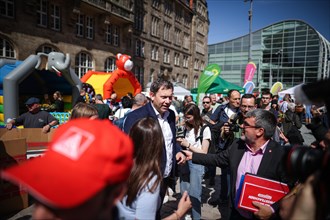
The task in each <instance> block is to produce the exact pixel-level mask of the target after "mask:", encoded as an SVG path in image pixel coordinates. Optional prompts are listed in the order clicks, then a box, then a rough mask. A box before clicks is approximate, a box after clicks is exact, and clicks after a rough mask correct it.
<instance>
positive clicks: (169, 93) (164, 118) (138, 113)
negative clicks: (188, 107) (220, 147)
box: [124, 78, 185, 198]
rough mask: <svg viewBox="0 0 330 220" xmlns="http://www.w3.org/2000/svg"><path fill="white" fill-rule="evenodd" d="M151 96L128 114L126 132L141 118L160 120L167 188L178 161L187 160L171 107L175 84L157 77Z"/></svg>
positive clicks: (163, 168)
mask: <svg viewBox="0 0 330 220" xmlns="http://www.w3.org/2000/svg"><path fill="white" fill-rule="evenodd" d="M150 98H151V102H149V103H148V104H146V105H144V106H143V107H141V108H139V109H136V110H134V111H132V112H130V113H129V114H127V118H126V120H125V123H124V132H125V133H129V130H130V129H131V127H132V126H133V124H134V123H135V122H136V121H138V120H139V119H141V118H145V117H152V118H155V119H157V120H158V122H159V124H160V127H161V128H162V131H163V136H164V140H165V145H164V151H163V157H162V163H161V169H162V172H163V177H164V185H165V187H164V188H165V189H166V187H167V186H168V185H170V184H171V181H170V180H171V177H174V174H175V172H174V170H175V165H176V163H177V162H178V163H179V164H181V163H183V162H185V156H184V154H183V153H182V152H180V151H181V147H180V146H179V145H178V144H177V142H176V128H175V114H174V112H173V111H172V110H171V109H169V107H170V105H171V103H172V98H173V84H172V83H171V82H169V81H166V80H163V79H161V78H159V79H157V80H156V81H154V82H153V83H152V84H151V87H150ZM150 138H157V137H150ZM163 193H164V195H163ZM163 193H162V192H161V197H162V198H163V196H165V192H163Z"/></svg>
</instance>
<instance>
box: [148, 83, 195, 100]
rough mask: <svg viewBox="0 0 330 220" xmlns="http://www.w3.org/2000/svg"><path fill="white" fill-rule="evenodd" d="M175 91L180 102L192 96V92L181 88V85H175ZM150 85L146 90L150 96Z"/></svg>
mask: <svg viewBox="0 0 330 220" xmlns="http://www.w3.org/2000/svg"><path fill="white" fill-rule="evenodd" d="M147 86H148V85H147ZM173 86H174V91H173V94H174V96H176V97H177V98H178V100H181V101H182V100H183V99H184V96H185V95H191V92H190V91H189V90H187V89H185V88H184V87H183V86H181V85H180V84H179V83H173ZM149 91H150V85H149V86H148V87H147V88H146V91H145V92H146V93H147V95H149Z"/></svg>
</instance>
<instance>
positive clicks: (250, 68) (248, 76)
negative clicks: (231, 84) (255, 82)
mask: <svg viewBox="0 0 330 220" xmlns="http://www.w3.org/2000/svg"><path fill="white" fill-rule="evenodd" d="M256 69H257V66H256V65H255V64H254V63H253V62H249V63H248V64H247V65H246V67H245V75H244V84H245V83H246V82H248V81H252V79H253V76H254V73H255V72H256Z"/></svg>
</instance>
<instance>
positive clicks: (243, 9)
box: [207, 0, 330, 44]
mask: <svg viewBox="0 0 330 220" xmlns="http://www.w3.org/2000/svg"><path fill="white" fill-rule="evenodd" d="M207 5H208V11H209V19H210V22H211V23H210V27H209V38H208V44H214V43H219V42H223V41H226V40H231V39H233V38H237V37H240V36H243V35H245V34H248V33H249V20H248V11H249V8H250V3H249V2H244V0H207ZM287 19H298V20H303V21H305V22H306V23H308V24H309V25H311V26H312V27H314V28H315V29H316V30H317V31H318V32H320V33H321V34H322V35H323V36H324V37H325V38H326V39H327V40H328V41H330V0H253V18H252V31H257V30H259V29H261V28H263V27H265V26H268V25H271V24H273V23H276V22H279V21H283V20H287Z"/></svg>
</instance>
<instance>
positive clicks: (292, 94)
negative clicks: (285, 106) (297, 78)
mask: <svg viewBox="0 0 330 220" xmlns="http://www.w3.org/2000/svg"><path fill="white" fill-rule="evenodd" d="M301 85H302V84H299V85H296V86H294V87H291V88H289V89H286V90H283V91H280V92H279V93H278V96H279V97H283V96H284V95H285V94H290V95H291V97H292V98H293V97H294V90H295V89H296V88H297V87H298V86H301Z"/></svg>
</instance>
